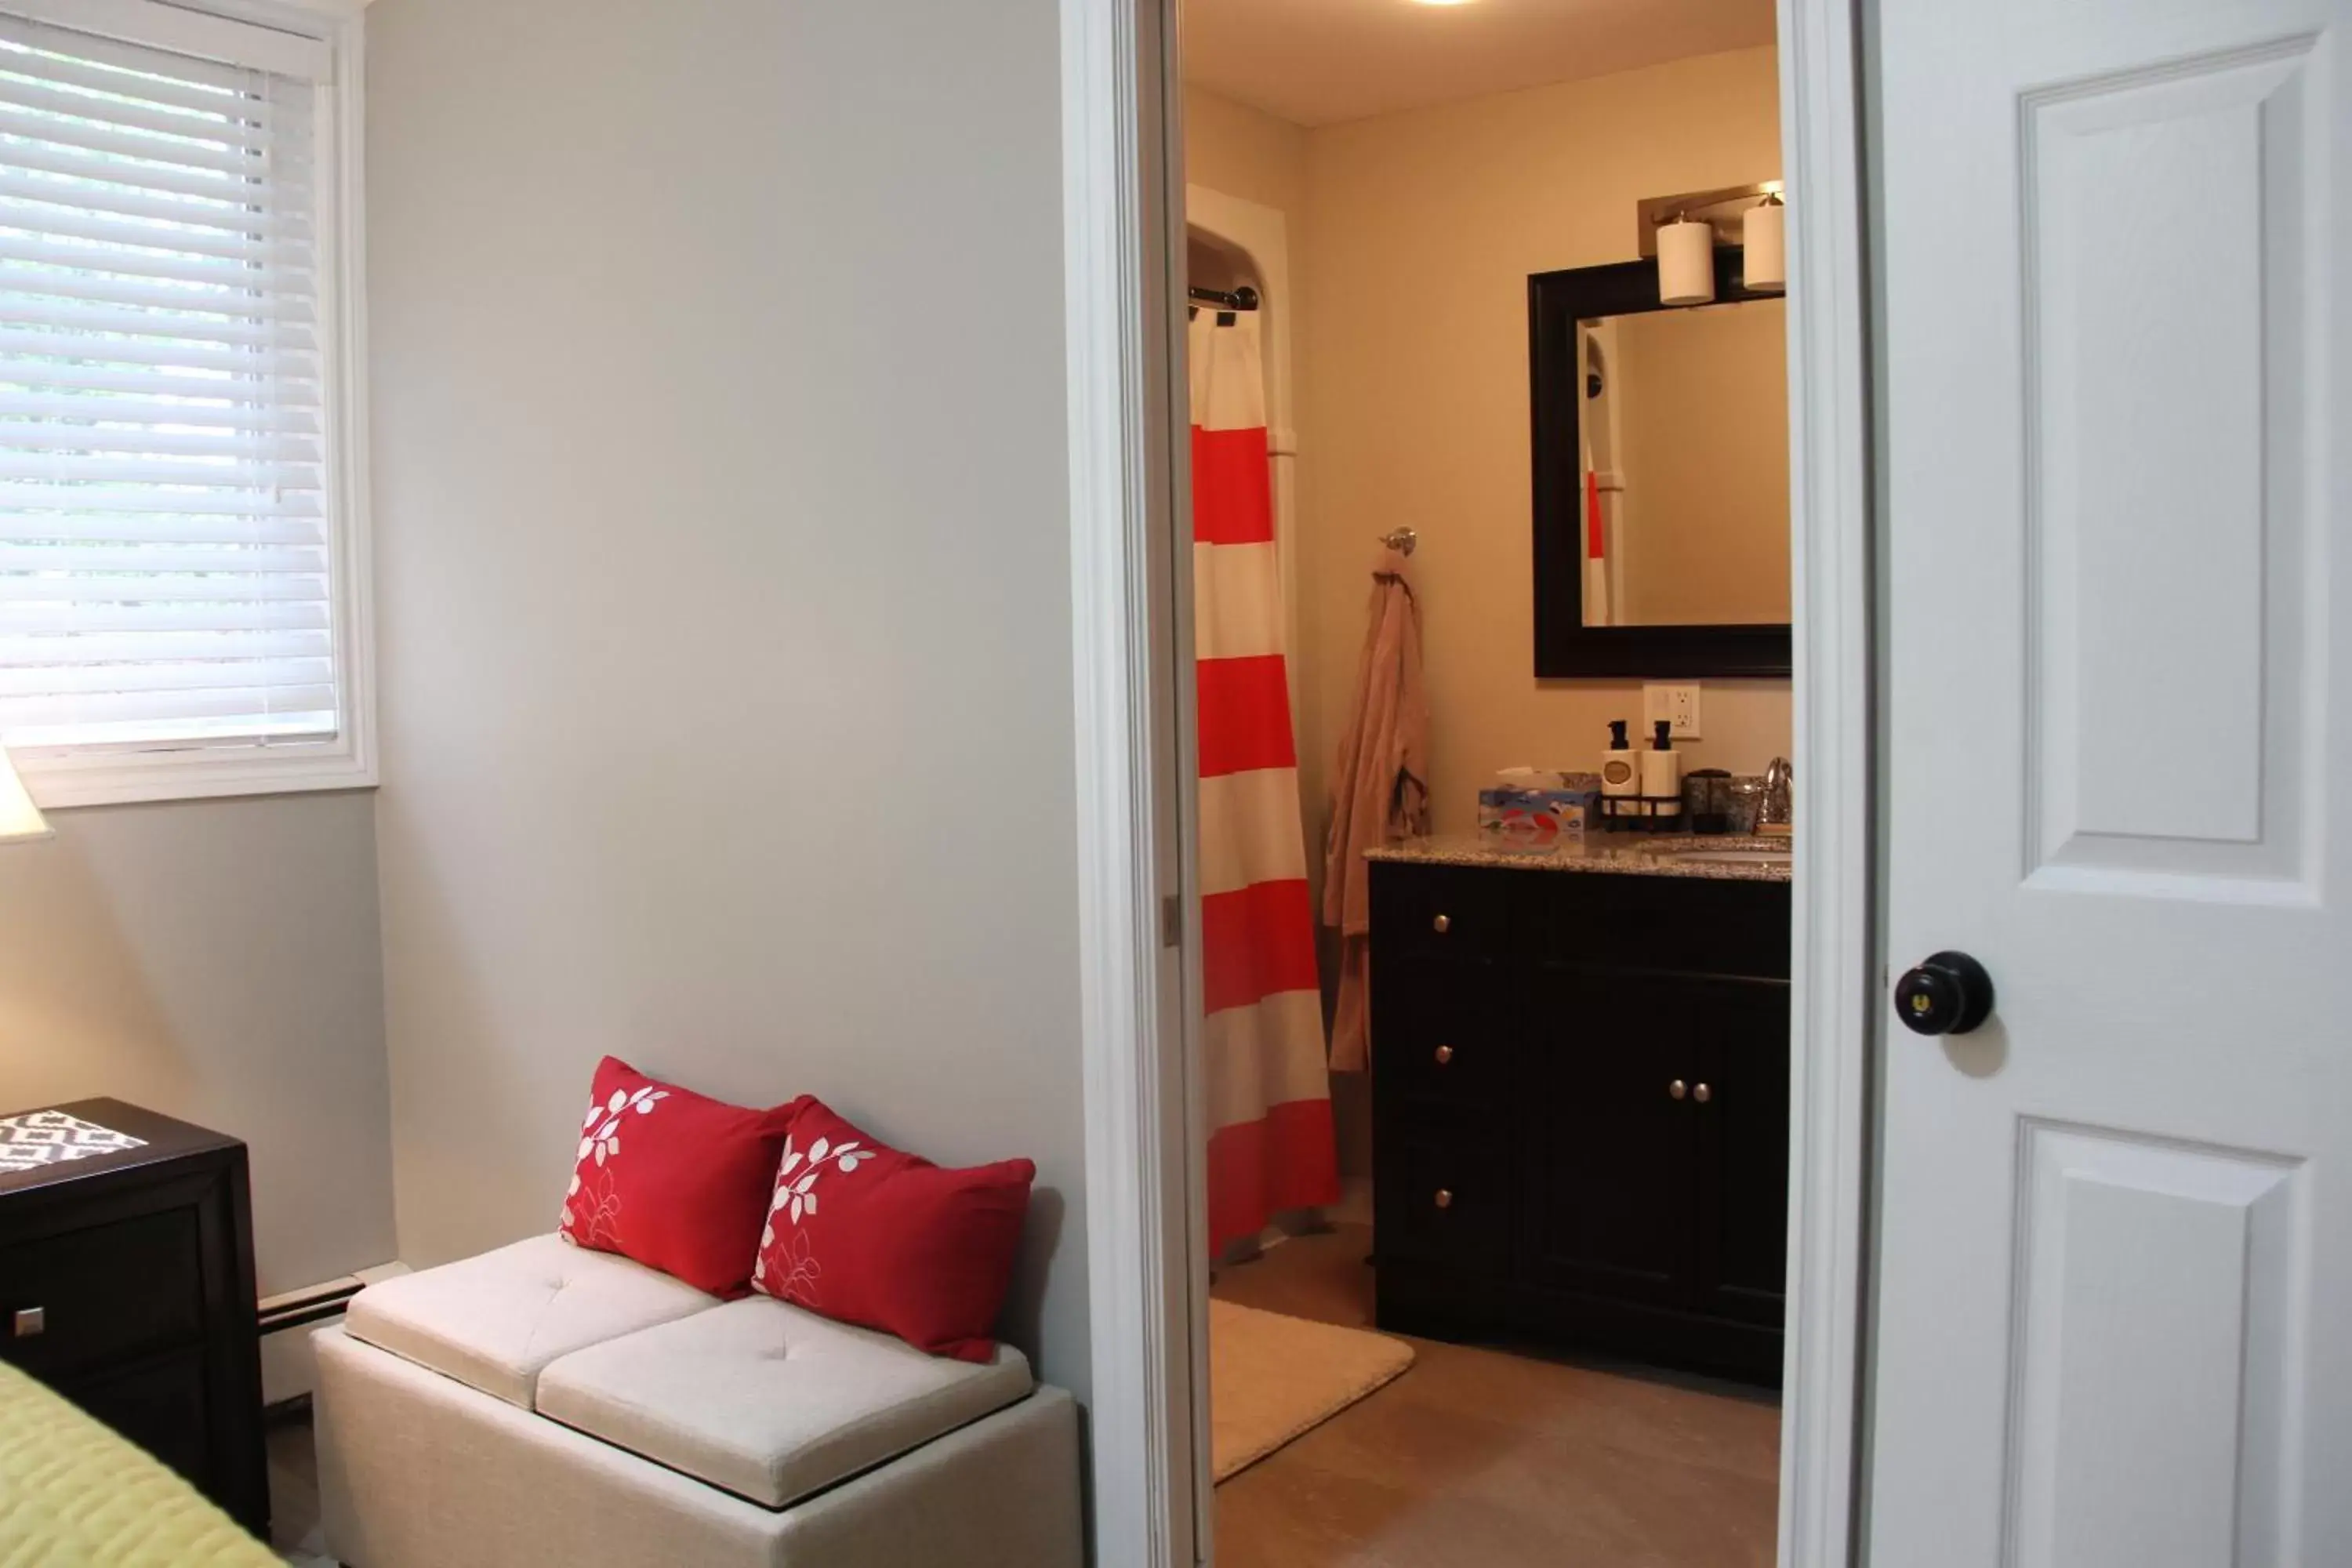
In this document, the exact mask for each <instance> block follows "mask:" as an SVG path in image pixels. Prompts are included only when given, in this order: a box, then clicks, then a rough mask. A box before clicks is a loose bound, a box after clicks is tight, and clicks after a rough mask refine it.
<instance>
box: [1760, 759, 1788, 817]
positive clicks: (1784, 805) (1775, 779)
mask: <svg viewBox="0 0 2352 1568" xmlns="http://www.w3.org/2000/svg"><path fill="white" fill-rule="evenodd" d="M1796 777H1797V770H1796V769H1795V768H1793V767H1791V766H1790V765H1789V759H1788V758H1786V757H1775V758H1773V759H1772V760H1771V762H1769V763H1767V764H1766V765H1765V768H1764V809H1763V810H1762V811H1761V812H1759V813H1758V815H1757V818H1756V820H1757V823H1758V825H1759V826H1763V825H1765V824H1768V823H1769V824H1770V825H1772V826H1780V827H1785V826H1794V823H1793V821H1792V819H1791V817H1790V809H1791V808H1790V796H1789V786H1790V784H1793V783H1795V782H1796Z"/></svg>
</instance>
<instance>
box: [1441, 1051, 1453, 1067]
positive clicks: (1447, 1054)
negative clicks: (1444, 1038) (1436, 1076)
mask: <svg viewBox="0 0 2352 1568" xmlns="http://www.w3.org/2000/svg"><path fill="white" fill-rule="evenodd" d="M1453 1059H1454V1047H1452V1046H1440V1047H1437V1065H1438V1066H1439V1067H1444V1065H1445V1064H1446V1063H1447V1062H1450V1061H1452V1060H1453Z"/></svg>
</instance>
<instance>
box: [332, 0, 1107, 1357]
mask: <svg viewBox="0 0 2352 1568" xmlns="http://www.w3.org/2000/svg"><path fill="white" fill-rule="evenodd" d="M367 27H368V50H369V77H368V90H369V95H370V104H369V163H368V176H369V182H370V186H369V199H370V203H371V207H370V212H369V218H368V227H369V256H368V263H369V275H370V276H369V283H370V289H371V301H372V304H371V322H372V326H371V335H372V340H373V382H372V395H373V436H374V446H373V469H374V484H375V510H374V516H375V532H376V540H377V546H376V548H377V555H378V562H379V576H378V602H379V614H380V626H381V647H382V689H383V757H384V763H385V773H384V787H383V793H382V799H381V812H380V816H379V829H380V835H381V859H382V873H383V897H384V903H383V910H384V943H385V981H386V989H387V1000H388V1019H389V1037H390V1049H391V1060H392V1085H393V1129H394V1152H395V1168H396V1172H397V1187H398V1199H399V1224H400V1237H401V1244H402V1245H401V1251H402V1255H403V1257H404V1258H405V1259H406V1260H407V1261H409V1262H410V1263H412V1264H416V1265H420V1266H421V1265H425V1264H430V1263H433V1262H436V1261H438V1260H441V1259H444V1258H451V1257H454V1256H457V1255H460V1254H464V1253H466V1252H468V1251H471V1250H474V1249H477V1248H480V1247H488V1246H490V1245H493V1244H495V1243H499V1242H504V1241H508V1240H511V1239H513V1238H515V1237H520V1236H524V1235H527V1234H530V1233H533V1232H541V1231H545V1230H547V1229H549V1228H551V1225H552V1222H553V1220H554V1218H555V1214H556V1207H557V1204H558V1201H559V1199H560V1198H561V1196H562V1192H563V1187H564V1183H565V1180H566V1177H567V1174H568V1173H569V1170H570V1166H571V1163H572V1150H573V1144H574V1140H575V1139H576V1138H577V1136H578V1131H579V1117H580V1110H581V1105H582V1101H583V1096H584V1094H585V1090H586V1087H587V1083H588V1079H589V1074H590V1071H591V1069H592V1068H593V1065H594V1063H595V1061H596V1058H597V1057H598V1055H599V1054H600V1053H602V1052H606V1051H611V1052H614V1053H616V1054H619V1055H622V1056H624V1057H626V1058H629V1059H631V1060H633V1061H635V1063H636V1064H637V1065H639V1066H641V1067H643V1068H646V1070H648V1071H651V1072H655V1073H656V1074H661V1075H665V1076H669V1077H672V1078H675V1079H677V1080H678V1081H680V1082H682V1083H685V1084H687V1085H688V1086H690V1087H692V1088H695V1089H701V1090H704V1091H707V1092H709V1093H712V1094H716V1095H720V1096H724V1097H727V1098H730V1099H733V1100H743V1101H769V1100H782V1099H784V1098H786V1097H788V1096H791V1095H793V1094H797V1093H800V1092H802V1091H804V1090H805V1091H811V1092H814V1093H817V1094H819V1095H822V1096H824V1098H825V1099H827V1100H829V1101H831V1102H832V1103H833V1104H834V1105H835V1107H836V1108H837V1109H838V1110H841V1111H842V1112H843V1113H844V1114H845V1115H847V1116H848V1117H850V1118H851V1119H852V1120H854V1121H859V1122H861V1123H863V1124H865V1125H866V1127H867V1128H868V1129H869V1130H870V1131H873V1132H874V1133H876V1134H877V1135H878V1136H881V1137H883V1138H886V1139H888V1140H890V1141H893V1142H898V1143H901V1144H902V1145H904V1146H907V1147H910V1148H912V1149H915V1150H917V1151H919V1152H923V1153H926V1154H929V1156H931V1157H932V1158H934V1159H937V1160H940V1161H941V1162H943V1163H971V1162H977V1161H982V1160H987V1159H994V1158H1000V1157H1005V1156H1011V1155H1018V1154H1026V1155H1029V1156H1031V1157H1033V1158H1034V1159H1035V1160H1036V1161H1037V1163H1038V1166H1039V1176H1038V1185H1039V1189H1040V1196H1039V1199H1038V1202H1037V1204H1036V1206H1035V1208H1034V1211H1033V1214H1032V1216H1031V1225H1030V1237H1029V1243H1028V1247H1027V1255H1026V1257H1025V1258H1024V1268H1023V1275H1022V1278H1021V1280H1020V1282H1019V1283H1018V1284H1017V1286H1016V1288H1015V1301H1014V1304H1013V1311H1012V1317H1011V1325H1012V1332H1013V1338H1014V1339H1015V1340H1016V1342H1020V1343H1022V1344H1023V1345H1024V1348H1026V1349H1028V1350H1030V1351H1031V1352H1033V1353H1034V1352H1039V1351H1041V1350H1042V1370H1043V1372H1044V1373H1045V1375H1046V1376H1048V1377H1050V1378H1052V1379H1053V1380H1054V1381H1055V1382H1058V1383H1061V1384H1066V1385H1069V1386H1073V1387H1076V1388H1077V1389H1079V1390H1080V1391H1081V1392H1082V1393H1083V1391H1084V1388H1085V1384H1086V1381H1087V1377H1086V1369H1087V1341H1086V1333H1087V1328H1086V1324H1087V1316H1086V1294H1085V1292H1086V1281H1085V1273H1086V1271H1085V1258H1084V1215H1083V1212H1082V1194H1081V1191H1080V1183H1081V1179H1082V1170H1081V1165H1082V1152H1083V1136H1082V1127H1081V1111H1080V1086H1079V1059H1078V1048H1077V1032H1078V997H1077V986H1076V957H1077V951H1076V950H1077V938H1076V914H1075V907H1074V902H1075V886H1076V873H1075V850H1074V833H1073V827H1072V821H1073V816H1072V814H1073V794H1074V789H1073V783H1072V773H1073V769H1072V761H1071V759H1072V733H1071V712H1070V708H1071V697H1070V692H1071V667H1070V660H1071V648H1070V636H1071V628H1070V611H1069V603H1070V577H1069V563H1068V559H1067V535H1068V521H1067V517H1068V510H1067V502H1066V479H1065V468H1064V453H1065V437H1064V429H1065V426H1064V407H1063V401H1062V386H1063V359H1062V353H1063V350H1062V342H1061V328H1060V321H1061V304H1060V277H1061V219H1060V186H1059V179H1060V153H1059V110H1058V102H1059V100H1058V85H1057V82H1058V76H1057V63H1056V62H1057V58H1058V35H1057V29H1056V20H1055V0H998V3H995V4H991V5H941V4H939V3H937V0H929V3H920V0H858V3H857V4H854V5H775V4H773V3H772V0H673V3H670V4H665V5H645V4H642V0H377V3H376V4H375V5H372V6H371V7H370V8H369V11H368V19H367Z"/></svg>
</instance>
